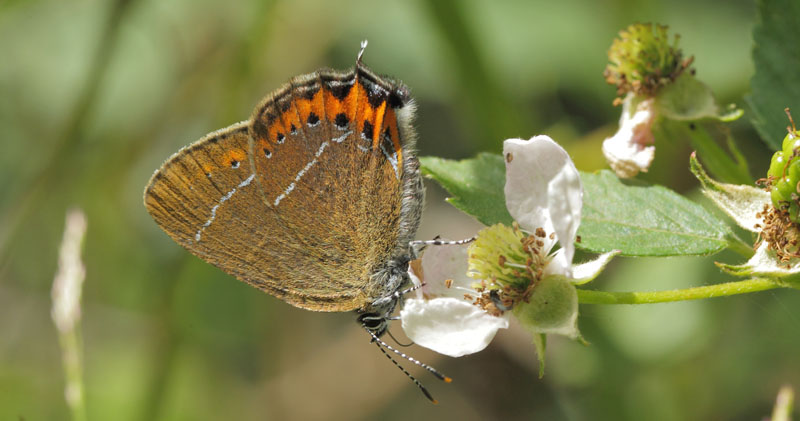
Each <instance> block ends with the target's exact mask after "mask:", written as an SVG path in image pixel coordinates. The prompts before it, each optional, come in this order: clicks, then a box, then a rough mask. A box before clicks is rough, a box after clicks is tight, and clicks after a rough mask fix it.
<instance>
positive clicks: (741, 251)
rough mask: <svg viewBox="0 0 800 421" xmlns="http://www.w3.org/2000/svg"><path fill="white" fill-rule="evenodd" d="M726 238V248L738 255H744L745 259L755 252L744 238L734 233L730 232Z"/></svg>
mask: <svg viewBox="0 0 800 421" xmlns="http://www.w3.org/2000/svg"><path fill="white" fill-rule="evenodd" d="M727 240H728V249H729V250H731V251H733V252H734V253H737V254H738V255H740V256H742V257H745V258H747V259H749V258H751V257H753V254H755V250H753V246H752V245H750V244H747V243H746V242H745V241H744V240H742V239H741V238H739V237H738V236H736V235H735V234H731V235H728V236H727Z"/></svg>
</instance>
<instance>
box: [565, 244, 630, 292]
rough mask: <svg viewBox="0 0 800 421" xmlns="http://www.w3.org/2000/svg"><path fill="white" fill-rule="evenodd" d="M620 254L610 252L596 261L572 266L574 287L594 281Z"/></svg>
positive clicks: (616, 251)
mask: <svg viewBox="0 0 800 421" xmlns="http://www.w3.org/2000/svg"><path fill="white" fill-rule="evenodd" d="M619 253H620V251H619V250H614V251H610V252H608V253H603V254H601V255H599V256H597V258H596V259H594V260H591V261H588V262H584V263H581V264H578V265H574V266H572V276H573V278H574V279H572V283H573V285H583V284H585V283H587V282H591V281H593V280H594V278H597V276H598V275H600V273H601V272H602V271H603V269H604V268H605V267H606V265H607V264H608V262H610V261H611V259H612V258H613V257H614V256H616V255H618V254H619Z"/></svg>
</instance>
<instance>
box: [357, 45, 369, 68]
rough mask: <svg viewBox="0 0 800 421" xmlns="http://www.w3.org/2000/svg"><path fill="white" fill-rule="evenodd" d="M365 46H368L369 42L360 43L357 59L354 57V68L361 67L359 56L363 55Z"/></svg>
mask: <svg viewBox="0 0 800 421" xmlns="http://www.w3.org/2000/svg"><path fill="white" fill-rule="evenodd" d="M367 44H369V41H367V40H364V41H361V49H360V50H358V57H356V66H361V56H363V55H364V50H366V49H367Z"/></svg>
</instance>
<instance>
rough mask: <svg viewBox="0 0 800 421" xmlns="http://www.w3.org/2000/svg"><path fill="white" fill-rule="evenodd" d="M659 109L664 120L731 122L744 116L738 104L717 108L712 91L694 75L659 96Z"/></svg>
mask: <svg viewBox="0 0 800 421" xmlns="http://www.w3.org/2000/svg"><path fill="white" fill-rule="evenodd" d="M656 107H658V112H659V113H660V114H661V115H662V116H663V117H666V118H668V119H670V120H678V121H694V120H700V119H703V118H713V119H717V120H720V121H725V122H729V121H734V120H736V119H738V118H739V117H741V116H742V114H743V111H742V110H740V109H737V108H736V105H734V104H730V105H728V106H727V107H725V108H722V107H720V106H719V105H717V101H716V99H714V94H713V93H712V92H711V88H709V87H708V85H706V84H705V83H703V82H701V81H699V80H697V78H695V77H694V75H692V74H690V73H684V74H682V75H680V76H679V77H678V79H677V80H676V81H675V82H673V83H671V84H669V85H667V86H665V87H664V88H663V89H661V90H660V91H659V93H658V95H657V96H656Z"/></svg>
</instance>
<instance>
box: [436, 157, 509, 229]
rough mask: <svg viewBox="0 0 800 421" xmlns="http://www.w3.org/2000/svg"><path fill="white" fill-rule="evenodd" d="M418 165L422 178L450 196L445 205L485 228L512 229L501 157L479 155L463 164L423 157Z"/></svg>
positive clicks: (504, 168)
mask: <svg viewBox="0 0 800 421" xmlns="http://www.w3.org/2000/svg"><path fill="white" fill-rule="evenodd" d="M420 162H421V163H422V174H424V175H425V176H427V177H429V178H432V179H434V180H436V181H437V182H438V183H439V184H441V185H442V187H444V188H445V190H447V192H448V193H450V194H451V195H452V197H450V198H448V199H447V201H448V202H450V203H451V204H452V205H453V206H455V207H456V208H458V209H459V210H461V211H462V212H464V213H466V214H467V215H471V216H473V217H475V219H477V220H478V221H480V222H481V223H483V224H485V225H493V224H496V223H499V222H501V223H503V224H506V225H511V222H512V219H511V215H509V213H508V210H507V209H506V197H505V193H504V192H503V188H504V187H505V183H506V167H505V164H504V163H503V157H502V156H500V155H494V154H488V153H482V154H478V156H477V157H475V158H471V159H465V160H462V161H453V160H450V159H442V158H435V157H422V158H420Z"/></svg>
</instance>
